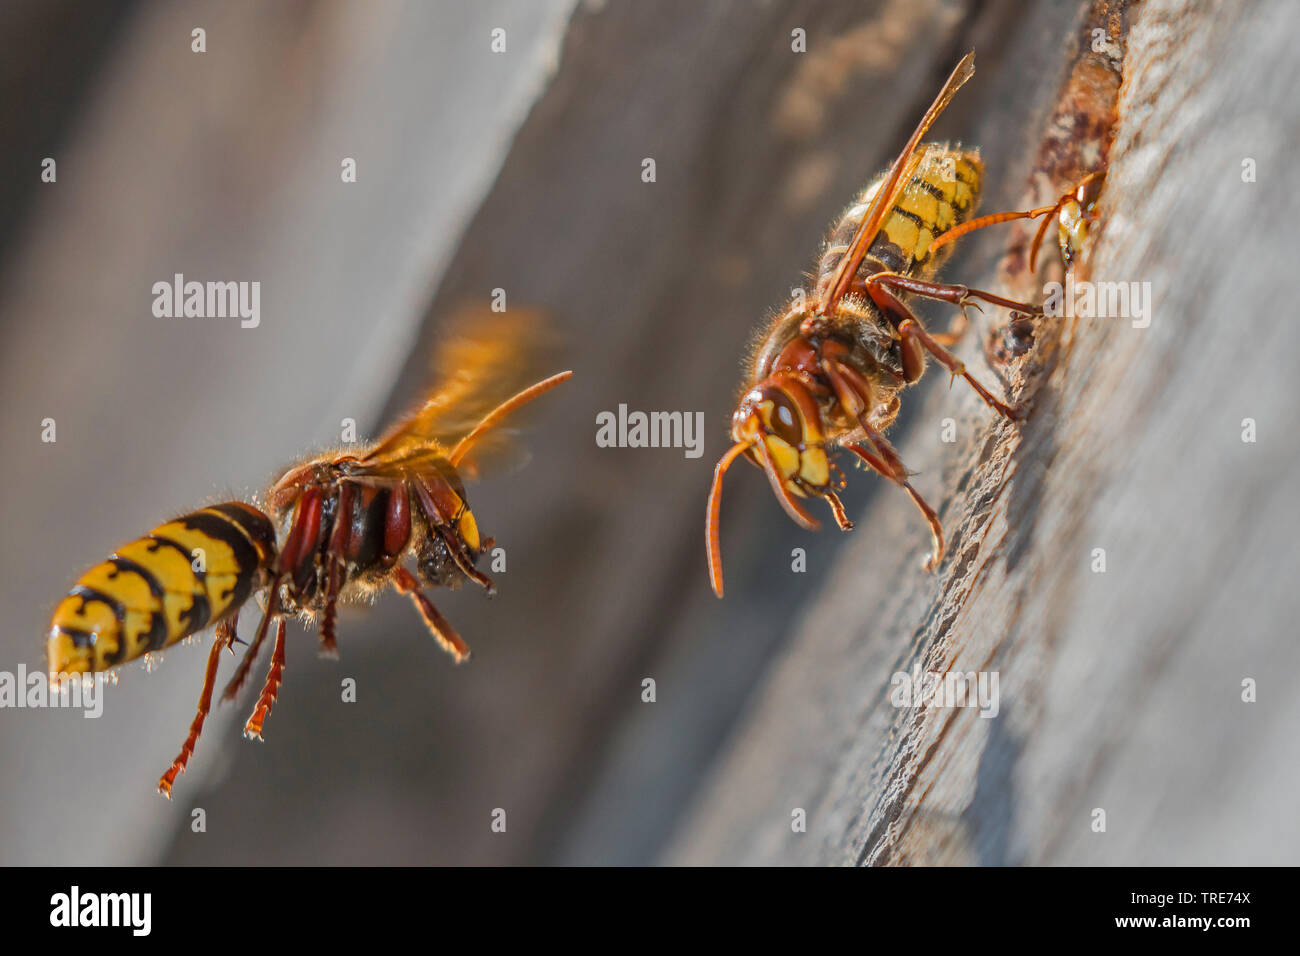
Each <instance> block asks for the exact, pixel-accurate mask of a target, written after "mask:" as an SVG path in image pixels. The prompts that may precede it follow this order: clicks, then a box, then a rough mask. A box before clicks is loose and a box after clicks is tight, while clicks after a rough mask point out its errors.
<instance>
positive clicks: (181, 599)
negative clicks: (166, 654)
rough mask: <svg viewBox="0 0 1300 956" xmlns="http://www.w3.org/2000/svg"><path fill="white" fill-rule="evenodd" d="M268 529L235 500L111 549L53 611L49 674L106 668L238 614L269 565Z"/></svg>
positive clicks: (261, 518) (254, 511) (253, 510)
mask: <svg viewBox="0 0 1300 956" xmlns="http://www.w3.org/2000/svg"><path fill="white" fill-rule="evenodd" d="M275 552H276V547H275V529H274V527H273V526H272V525H271V521H270V519H269V518H267V517H266V515H264V514H262V512H260V511H258V510H257V509H256V508H253V507H251V506H249V505H246V504H244V503H243V502H240V501H231V502H226V503H225V504H220V505H213V506H212V507H210V508H203V509H201V510H199V511H195V512H193V513H192V514H188V515H185V516H184V517H181V518H177V519H176V520H175V521H169V522H167V523H166V524H164V525H160V526H159V527H157V528H155V529H154V530H153V531H151V532H150V533H149V534H147V535H145V536H144V537H143V538H140V539H139V540H138V541H132V542H131V543H130V544H128V545H126V546H125V547H122V548H119V549H118V550H117V551H116V552H115V553H114V554H113V555H112V557H110V558H109V559H108V560H107V561H104V562H102V563H100V564H97V565H95V566H94V567H93V568H91V569H90V570H89V571H87V572H86V573H85V574H84V575H82V577H81V580H79V581H78V582H77V584H76V586H74V587H73V589H72V590H71V592H69V594H68V596H67V597H66V598H64V599H63V601H62V602H61V603H60V604H59V606H58V607H57V608H56V609H55V611H54V620H53V621H52V622H51V623H50V633H49V639H48V642H47V652H48V655H49V668H50V673H51V674H60V673H64V674H76V673H84V672H87V671H102V670H107V669H108V668H110V667H113V666H115V665H117V664H121V663H124V662H126V661H129V660H133V659H134V658H137V657H139V656H141V655H142V654H145V653H146V652H148V651H154V650H158V649H160V648H163V647H166V646H167V645H169V644H174V643H176V642H177V641H179V640H180V639H181V638H183V637H187V636H188V635H190V634H194V633H196V632H198V631H201V630H203V628H205V627H207V626H208V625H209V624H211V623H214V622H216V621H218V620H220V619H221V618H222V617H224V616H225V615H226V614H228V613H229V612H231V611H233V610H236V609H238V608H239V606H240V605H241V604H243V603H244V602H245V601H246V600H248V596H249V594H251V593H252V590H253V587H254V585H255V583H256V581H257V579H258V576H259V575H258V572H259V570H260V569H263V568H268V567H270V565H271V562H272V561H273V560H274V559H275Z"/></svg>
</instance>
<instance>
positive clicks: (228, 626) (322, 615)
mask: <svg viewBox="0 0 1300 956" xmlns="http://www.w3.org/2000/svg"><path fill="white" fill-rule="evenodd" d="M535 318H536V317H535V316H534V320H535ZM524 321H526V320H525V319H521V318H512V319H506V318H505V317H504V316H495V317H493V318H484V317H482V316H481V315H480V316H478V318H477V321H476V322H475V323H474V324H473V325H470V324H469V323H468V322H466V323H464V324H463V331H462V333H461V334H459V335H458V336H456V337H453V338H452V339H451V340H450V341H449V343H448V344H447V345H446V346H444V347H443V348H442V350H441V351H440V352H439V354H438V358H437V362H436V365H437V372H438V376H437V378H438V388H437V389H436V390H435V391H433V392H432V393H431V394H430V395H428V396H427V397H426V399H425V401H424V402H423V404H422V405H421V406H420V407H419V408H418V409H417V410H416V411H415V412H414V413H413V414H411V415H410V416H409V417H408V418H407V419H405V420H404V421H402V422H400V423H399V424H397V425H396V426H394V427H393V428H392V429H391V430H389V431H388V432H387V433H386V434H385V435H383V436H382V437H381V438H380V439H379V440H378V441H377V442H375V443H374V444H372V445H370V446H369V447H367V448H363V449H360V450H356V451H355V452H340V453H338V454H327V455H322V456H321V457H318V458H313V459H310V460H308V461H305V462H303V463H301V464H297V465H294V466H293V467H292V468H290V469H289V470H288V471H286V472H285V473H284V475H282V476H281V477H280V479H279V480H278V481H276V482H275V484H274V485H272V486H271V489H270V491H269V492H268V493H267V496H266V509H265V511H263V510H261V509H259V508H256V507H253V506H252V505H248V504H245V503H243V502H240V501H231V502H226V503H224V504H218V505H212V506H210V507H207V508H202V509H200V510H199V511H195V512H193V513H192V514H188V515H185V516H183V517H181V518H177V519H176V520H174V521H169V522H167V523H166V524H164V525H160V526H159V527H157V528H155V529H154V530H153V531H151V532H150V533H149V534H147V535H145V536H144V537H143V538H140V539H139V540H137V541H133V542H131V543H130V544H128V545H126V546H124V547H122V548H120V549H118V550H117V552H115V553H114V554H113V555H112V556H111V557H110V558H109V559H108V560H107V561H105V562H103V563H102V564H98V565H96V566H95V567H93V568H91V569H90V570H89V571H87V572H86V573H85V574H84V575H82V577H81V579H80V580H79V581H78V582H77V584H76V586H75V587H73V589H72V590H71V592H69V594H68V596H67V597H66V598H65V599H64V600H63V601H62V602H61V603H60V604H59V606H58V607H57V608H56V609H55V612H54V619H53V621H52V622H51V625H50V631H49V638H48V641H47V651H48V657H49V669H50V674H51V675H52V676H60V677H61V676H62V675H69V674H84V673H88V672H97V671H106V670H109V669H110V668H112V667H115V666H116V665H118V664H122V663H125V662H126V661H130V660H133V659H135V658H137V657H140V656H142V655H144V654H146V653H149V652H151V651H157V650H160V649H162V648H164V647H168V646H169V645H172V644H175V643H176V642H177V641H179V640H181V639H182V638H185V637H187V636H189V635H191V634H195V633H197V632H199V631H201V630H203V629H204V628H205V627H207V626H208V625H209V624H215V625H216V628H215V638H214V640H213V644H212V648H211V651H210V653H209V655H208V665H207V672H206V674H205V676H204V681H203V691H202V693H201V694H200V696H199V705H198V713H197V715H196V716H195V718H194V722H193V724H192V725H191V727H190V731H189V736H188V737H187V738H186V740H185V743H184V745H183V746H182V748H181V751H180V754H179V755H178V756H177V757H176V759H175V760H174V761H173V762H172V765H171V767H170V768H169V769H168V770H167V772H166V773H164V774H163V775H162V778H161V780H160V781H159V783H158V791H159V792H160V793H162V794H164V795H167V796H170V795H171V789H172V784H173V783H174V782H175V779H176V776H177V774H180V773H184V772H185V766H186V763H187V762H188V760H189V757H190V755H191V754H192V753H193V752H194V746H195V744H196V743H197V741H198V737H199V733H200V732H201V731H202V729H203V722H204V719H205V717H206V716H207V714H208V711H209V709H210V707H211V704H212V692H213V688H214V685H215V682H216V674H217V664H218V662H219V659H220V656H221V652H222V651H223V650H225V649H227V648H229V649H230V651H231V653H234V648H233V646H232V645H233V643H234V642H235V641H236V636H235V625H236V620H237V618H238V615H239V610H240V608H241V607H242V606H243V605H244V603H245V602H246V601H247V600H248V598H249V597H250V596H251V595H253V594H257V595H259V596H261V597H263V598H264V600H265V609H264V611H263V613H262V618H261V621H260V623H259V624H258V627H257V632H256V635H255V636H254V638H253V641H252V643H251V644H250V645H249V647H248V650H247V652H246V653H245V654H244V657H243V659H242V660H241V662H240V664H239V666H238V668H237V669H236V671H235V674H234V676H233V677H232V678H231V680H230V682H229V684H228V685H227V687H226V689H225V692H224V694H223V699H224V700H232V699H233V698H234V697H235V695H236V693H237V692H238V691H239V689H240V687H241V686H242V685H243V683H244V681H245V679H246V678H247V677H248V672H249V669H250V668H251V667H252V665H253V663H254V661H255V660H256V658H257V654H258V651H259V650H260V649H261V647H262V644H263V642H264V641H265V640H266V636H267V634H268V631H269V630H270V628H271V626H272V625H274V627H275V646H274V649H273V651H272V655H271V664H270V668H269V670H268V672H267V677H266V682H265V685H264V686H263V689H262V693H261V696H260V697H259V698H258V701H257V705H256V707H255V708H254V710H253V713H252V716H251V717H249V719H248V722H247V724H246V725H245V727H244V735H245V736H246V737H249V738H257V739H261V734H262V724H263V721H265V719H266V716H267V714H268V713H269V712H270V710H271V706H272V704H273V703H274V702H275V698H276V694H277V693H278V691H279V686H280V677H281V673H282V672H283V669H284V636H285V618H286V617H293V616H298V617H301V618H303V619H304V620H305V621H314V620H316V619H317V618H318V617H319V625H320V638H321V651H322V652H323V653H325V654H331V655H332V654H334V653H336V646H335V637H334V630H335V619H336V609H337V605H338V603H339V602H340V601H350V600H354V599H356V598H359V597H364V596H369V595H373V594H375V593H377V592H379V591H381V590H382V589H383V588H385V587H386V586H388V585H390V584H391V585H392V586H393V587H395V588H396V589H397V590H398V591H399V592H401V593H403V594H406V595H408V596H409V597H410V598H411V600H412V601H414V602H415V605H416V608H417V609H418V610H419V612H420V615H421V617H423V619H424V623H425V624H426V625H427V626H428V628H429V631H430V632H431V633H432V634H433V636H434V638H436V639H437V641H438V642H439V643H440V644H441V645H442V646H443V647H444V648H445V649H446V650H447V651H448V652H449V653H450V654H451V655H452V656H453V657H454V658H455V659H456V660H457V661H458V662H459V661H463V660H465V659H466V658H468V657H469V648H468V647H467V646H466V644H465V642H464V641H463V640H462V639H461V637H460V635H459V634H457V633H456V630H455V628H453V627H452V626H451V624H450V623H448V621H447V619H446V618H444V617H443V616H442V614H441V613H440V612H439V611H438V609H437V608H436V607H434V605H433V602H432V601H430V600H429V598H428V597H427V596H426V595H425V594H424V593H422V591H421V588H422V587H424V586H428V587H440V586H445V587H452V588H455V587H459V586H460V585H461V583H463V581H464V580H466V579H468V580H470V581H473V582H474V583H476V584H478V585H480V586H481V587H482V588H483V589H484V590H486V591H487V592H488V593H489V594H491V593H493V592H494V590H495V589H494V587H493V584H492V581H491V580H490V579H489V578H488V577H487V575H485V574H483V573H482V572H481V571H479V570H478V569H477V568H476V567H475V563H476V562H477V561H478V559H479V558H480V557H481V556H482V555H483V554H485V553H486V552H487V551H488V549H489V548H491V547H492V544H493V541H492V539H491V538H483V537H481V536H480V534H479V530H478V525H477V523H476V522H475V520H474V514H473V512H471V511H470V508H469V504H468V503H467V501H466V497H465V487H464V485H463V484H462V482H461V477H460V471H465V473H466V474H470V475H472V474H476V473H477V467H478V463H479V458H480V457H481V455H482V453H484V452H485V451H490V449H491V447H492V446H494V445H495V446H500V444H501V442H500V440H499V439H500V437H501V435H502V433H501V432H500V431H497V432H495V433H494V434H493V435H491V436H488V434H487V433H488V432H489V431H490V430H492V429H494V428H495V427H496V426H497V425H498V424H499V423H500V422H501V420H502V419H503V418H505V417H506V416H507V415H509V414H510V413H511V412H514V411H515V410H516V409H518V408H520V407H521V406H522V405H525V404H527V403H528V402H530V401H532V400H533V399H534V398H536V397H537V396H539V395H541V394H542V393H543V392H546V391H548V390H550V389H552V388H554V387H555V386H556V385H559V384H560V383H561V382H563V381H565V380H566V379H568V378H569V377H570V376H571V375H572V374H573V373H572V372H561V373H559V374H557V375H552V376H551V377H550V378H547V379H544V380H542V381H540V382H538V383H536V384H535V385H532V386H530V387H528V388H524V389H523V390H522V391H518V392H516V393H515V394H514V395H513V396H512V397H509V398H505V396H506V395H510V393H511V392H512V391H514V390H515V389H516V388H517V387H518V386H519V384H521V383H520V379H521V378H522V376H523V375H524V374H525V373H526V365H527V364H528V363H527V362H526V361H525V360H523V359H521V358H520V357H519V354H520V352H519V346H520V339H521V338H523V337H526V336H527V334H528V332H529V330H528V329H527V328H525V327H524V325H523V322H524ZM535 324H536V323H535V321H534V326H535ZM503 398H504V400H503V401H502V399H503ZM498 402H499V404H497V403H498ZM494 405H495V407H493V406H494ZM488 409H491V410H490V411H488ZM485 412H486V414H485ZM485 437H486V438H487V439H488V440H486V441H485V440H484V439H485ZM492 439H498V440H496V441H493V440H492ZM277 529H279V530H280V532H281V534H280V535H279V536H278V538H277V534H276V531H277ZM411 559H413V560H414V565H415V573H412V571H411V570H410V569H409V568H408V567H406V566H405V564H406V562H408V561H409V560H411Z"/></svg>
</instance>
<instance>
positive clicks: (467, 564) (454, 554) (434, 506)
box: [411, 475, 497, 595]
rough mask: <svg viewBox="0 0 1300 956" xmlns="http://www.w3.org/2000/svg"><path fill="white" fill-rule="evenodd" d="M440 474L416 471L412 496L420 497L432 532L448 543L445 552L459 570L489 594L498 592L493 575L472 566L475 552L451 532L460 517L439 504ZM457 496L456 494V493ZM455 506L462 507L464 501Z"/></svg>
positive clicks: (440, 490) (441, 490)
mask: <svg viewBox="0 0 1300 956" xmlns="http://www.w3.org/2000/svg"><path fill="white" fill-rule="evenodd" d="M443 481H445V479H443V478H442V477H441V476H437V477H434V476H432V475H417V476H416V477H415V478H414V479H412V482H411V483H412V484H413V485H414V486H415V496H416V497H417V498H418V499H419V500H420V505H421V507H422V508H424V513H425V516H426V517H427V518H428V520H429V524H430V525H432V527H433V530H434V532H435V533H436V534H437V535H438V536H439V537H440V538H442V540H443V542H444V543H445V544H446V545H447V552H448V553H449V554H450V555H451V559H452V560H453V561H455V562H456V567H458V568H460V571H461V573H462V574H464V575H465V577H467V578H469V579H470V580H471V581H473V582H474V583H475V584H477V585H478V586H479V587H481V588H482V589H483V590H484V591H486V592H487V593H488V594H489V595H491V594H496V593H497V586H496V585H495V584H493V583H492V579H491V578H490V577H488V576H487V575H486V574H484V573H483V572H482V571H480V570H479V569H478V568H476V567H474V557H475V556H474V555H472V554H469V553H467V552H466V551H465V546H464V543H463V542H462V541H461V540H460V537H459V536H458V535H455V534H452V533H451V531H450V526H451V525H452V524H454V522H455V521H456V519H457V518H458V517H459V515H457V514H453V513H452V512H451V508H450V507H439V505H438V500H439V498H443V497H444V494H442V492H443V489H442V488H440V487H439V484H438V483H439V482H443ZM457 499H458V500H459V496H457ZM458 507H464V505H463V503H462V504H460V505H458Z"/></svg>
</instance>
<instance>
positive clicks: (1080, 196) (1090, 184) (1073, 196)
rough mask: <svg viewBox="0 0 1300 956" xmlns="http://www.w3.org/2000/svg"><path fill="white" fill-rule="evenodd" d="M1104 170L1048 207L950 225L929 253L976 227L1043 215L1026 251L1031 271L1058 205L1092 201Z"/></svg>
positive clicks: (982, 217)
mask: <svg viewBox="0 0 1300 956" xmlns="http://www.w3.org/2000/svg"><path fill="white" fill-rule="evenodd" d="M1105 174H1106V173H1105V170H1104V169H1099V170H1097V171H1096V172H1092V173H1089V174H1088V175H1087V176H1085V177H1083V179H1081V180H1079V181H1078V182H1077V183H1076V184H1075V185H1074V188H1073V189H1071V190H1070V191H1069V192H1067V193H1064V194H1063V195H1061V197H1060V198H1058V199H1057V200H1056V202H1054V203H1052V205H1050V206H1039V207H1038V208H1037V209H1026V210H1024V211H1016V212H995V213H992V214H991V215H988V216H980V217H979V218H978V219H972V220H970V222H964V223H962V224H961V225H960V226H953V227H952V228H951V229H949V230H948V231H947V232H945V233H942V234H940V235H939V236H936V237H935V239H934V241H933V242H932V243H930V249H929V252H930V254H931V255H934V252H935V250H937V249H938V248H940V247H941V246H945V245H947V244H948V243H950V242H952V241H953V240H955V239H960V238H961V237H962V236H965V235H968V234H970V233H972V232H974V231H975V230H977V229H984V228H985V227H987V226H996V225H998V224H999V223H1003V222H1012V221H1014V220H1017V219H1037V218H1038V217H1039V216H1044V217H1046V218H1044V219H1043V222H1042V224H1041V225H1040V226H1039V227H1038V232H1037V234H1036V235H1035V236H1034V243H1033V246H1032V247H1031V248H1030V252H1029V271H1030V272H1034V271H1036V270H1037V267H1038V249H1039V247H1040V246H1041V245H1042V244H1043V237H1044V236H1046V235H1047V230H1048V229H1049V228H1050V227H1051V224H1052V220H1053V219H1054V218H1055V217H1056V214H1057V213H1058V212H1060V211H1061V207H1062V206H1064V205H1065V204H1066V203H1068V202H1070V201H1071V200H1074V201H1075V202H1078V203H1080V204H1081V205H1082V204H1085V203H1086V202H1087V201H1088V199H1089V197H1091V198H1092V199H1094V200H1095V198H1096V195H1095V194H1096V191H1097V189H1098V188H1099V182H1100V179H1101V178H1102V177H1104V176H1105Z"/></svg>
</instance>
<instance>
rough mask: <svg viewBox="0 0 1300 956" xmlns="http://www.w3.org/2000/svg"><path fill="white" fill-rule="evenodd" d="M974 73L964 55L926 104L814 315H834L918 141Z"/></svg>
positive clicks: (916, 157)
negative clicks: (935, 94) (936, 94)
mask: <svg viewBox="0 0 1300 956" xmlns="http://www.w3.org/2000/svg"><path fill="white" fill-rule="evenodd" d="M974 73H975V54H974V53H967V54H966V55H965V56H964V57H962V59H961V62H960V63H958V64H957V66H956V67H955V68H954V69H953V71H952V73H951V74H950V75H949V76H948V81H947V82H946V83H944V85H943V89H942V90H940V91H939V95H938V96H936V97H935V99H934V102H933V103H931V104H930V108H929V109H928V110H926V111H925V116H923V117H921V122H920V123H918V124H917V126H916V129H915V130H913V131H912V136H911V138H910V139H908V141H907V145H906V146H904V147H903V151H902V152H901V153H899V154H898V158H897V159H896V160H894V165H893V166H891V167H890V169H889V174H888V175H887V176H886V177H885V180H884V182H882V183H881V184H880V188H879V189H877V190H876V195H875V196H874V197H873V198H872V200H871V205H870V206H869V207H867V212H866V214H865V215H864V216H863V217H862V224H861V225H860V226H859V227H858V231H857V233H856V235H854V237H853V242H852V243H850V245H849V249H848V252H846V253H845V254H844V258H842V259H841V260H840V265H839V268H838V269H837V270H836V272H835V277H834V278H833V279H832V280H831V282H830V285H829V286H828V294H827V295H826V298H825V300H824V301H823V302H822V303H821V304H820V306H819V307H818V311H819V312H820V313H821V314H822V315H830V314H831V313H832V312H833V311H834V309H835V305H836V303H838V302H839V301H840V299H842V298H844V296H845V294H846V293H847V292H848V290H849V285H850V283H851V282H852V281H853V276H854V273H856V272H857V271H858V266H860V265H862V260H863V258H864V257H865V256H866V254H867V250H868V249H870V248H871V243H872V242H874V241H875V238H876V234H877V233H879V232H880V225H881V223H883V222H884V221H885V217H886V216H887V215H888V214H889V210H891V209H893V208H894V203H895V202H896V201H897V200H898V194H899V193H900V192H901V191H902V189H903V186H904V185H906V183H907V181H908V180H909V179H910V178H911V177H910V173H911V171H912V169H913V168H914V167H915V166H916V164H917V162H919V161H920V158H921V154H920V153H918V152H917V147H918V146H920V144H921V137H922V136H924V135H925V133H926V130H928V129H929V128H930V127H931V125H933V123H934V121H935V120H936V119H938V118H939V114H940V113H942V112H943V111H944V108H945V107H947V105H948V103H949V102H950V101H951V100H952V98H953V96H954V94H956V92H957V91H958V90H959V89H961V87H962V84H963V83H965V82H966V81H967V80H969V79H970V78H971V76H972V75H973V74H974Z"/></svg>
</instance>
